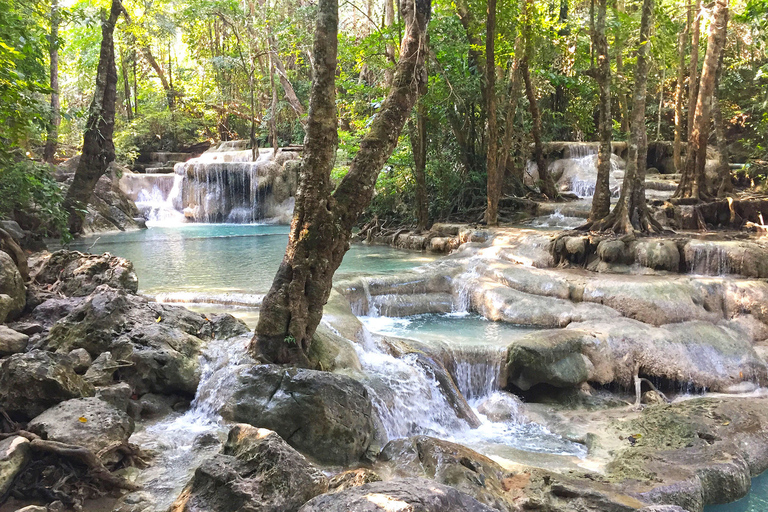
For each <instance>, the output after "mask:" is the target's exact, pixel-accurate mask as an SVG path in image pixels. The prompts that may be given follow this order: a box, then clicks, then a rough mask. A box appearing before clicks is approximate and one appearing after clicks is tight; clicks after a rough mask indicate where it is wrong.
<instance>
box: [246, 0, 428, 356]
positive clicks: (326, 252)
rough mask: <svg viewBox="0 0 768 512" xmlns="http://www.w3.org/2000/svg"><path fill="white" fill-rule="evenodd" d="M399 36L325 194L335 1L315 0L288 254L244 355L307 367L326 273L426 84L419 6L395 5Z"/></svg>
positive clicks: (332, 112) (424, 8)
mask: <svg viewBox="0 0 768 512" xmlns="http://www.w3.org/2000/svg"><path fill="white" fill-rule="evenodd" d="M400 9H401V15H402V18H403V19H404V20H405V34H404V37H403V40H402V45H401V48H400V58H399V61H398V64H397V68H396V71H395V76H394V79H393V84H392V88H391V89H390V92H389V94H388V96H387V98H386V99H385V100H384V103H383V105H382V106H381V110H380V111H379V113H378V115H377V116H376V117H375V119H374V121H373V123H372V124H371V128H370V131H369V132H368V133H367V134H366V135H365V137H364V138H363V140H362V141H361V143H360V150H359V151H358V153H357V155H355V158H354V160H353V161H352V164H351V165H350V168H349V172H348V173H347V175H346V176H345V177H344V179H343V180H342V181H341V183H340V184H339V186H338V188H337V189H336V191H335V192H334V193H333V194H331V191H330V187H331V181H330V172H331V169H332V168H333V163H334V156H335V152H336V147H337V144H338V134H337V131H336V130H337V126H336V125H337V120H336V119H337V117H336V105H335V97H336V95H335V72H336V52H337V43H338V41H337V29H338V2H337V0H319V3H318V15H317V25H316V29H315V40H314V50H313V51H314V54H315V58H314V75H313V76H314V82H313V85H312V92H311V96H310V111H309V120H308V126H307V138H306V142H305V144H304V159H303V161H302V166H301V170H300V174H299V190H298V193H297V197H296V207H295V211H294V216H293V221H292V223H291V231H290V235H289V241H288V248H287V249H286V253H285V257H284V258H283V261H282V263H281V264H280V268H279V269H278V271H277V275H276V276H275V279H274V281H273V283H272V287H271V288H270V290H269V292H268V293H267V295H266V296H265V297H264V301H263V303H262V307H261V315H260V317H259V323H258V326H257V328H256V334H255V336H254V338H253V340H252V341H251V345H250V349H251V351H252V353H253V354H254V355H255V356H256V357H257V358H259V359H260V360H262V361H267V362H275V363H284V364H286V363H287V364H298V365H303V366H309V365H310V361H309V358H308V356H307V353H308V351H309V348H310V345H311V343H312V336H313V335H314V332H315V330H316V329H317V326H318V324H319V323H320V319H321V317H322V314H323V305H324V304H325V303H326V301H327V300H328V296H329V295H330V293H331V286H332V279H333V274H334V272H335V271H336V269H337V268H338V267H339V265H340V264H341V261H342V258H343V257H344V254H345V253H346V251H347V250H348V249H349V238H350V236H351V230H352V227H353V226H354V225H355V224H356V223H357V220H358V218H359V216H360V213H362V211H363V209H364V208H365V207H366V206H367V205H368V204H369V203H370V201H371V198H372V197H373V192H374V186H375V183H376V178H377V177H378V175H379V172H380V171H381V169H382V167H383V166H384V163H385V162H386V160H387V158H389V156H390V155H391V154H392V151H393V150H394V148H395V146H396V144H397V140H398V137H399V136H400V132H401V130H402V128H403V125H404V124H405V121H406V119H407V117H408V115H409V114H410V111H411V109H412V108H413V105H414V103H415V102H416V99H417V97H418V94H419V91H420V90H421V89H422V88H423V87H424V86H425V85H426V79H427V77H426V73H425V71H424V58H425V57H426V54H427V52H426V29H427V23H428V22H429V17H430V14H431V3H430V2H429V1H428V0H427V1H424V0H402V1H401V3H400Z"/></svg>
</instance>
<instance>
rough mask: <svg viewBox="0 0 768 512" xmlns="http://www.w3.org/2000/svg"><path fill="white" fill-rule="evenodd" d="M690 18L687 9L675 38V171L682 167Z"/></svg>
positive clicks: (689, 12)
mask: <svg viewBox="0 0 768 512" xmlns="http://www.w3.org/2000/svg"><path fill="white" fill-rule="evenodd" d="M691 18H692V14H691V11H690V10H688V20H687V21H686V23H685V30H683V31H682V32H680V35H679V36H678V38H677V52H678V57H679V61H678V63H677V85H676V86H675V144H674V149H673V160H674V162H675V170H676V171H677V172H680V171H681V170H682V168H683V157H682V155H683V85H684V83H685V43H686V41H687V40H688V34H689V33H690V32H691Z"/></svg>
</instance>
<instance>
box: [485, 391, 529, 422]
mask: <svg viewBox="0 0 768 512" xmlns="http://www.w3.org/2000/svg"><path fill="white" fill-rule="evenodd" d="M524 409H525V405H524V404H523V401H522V400H520V399H519V398H518V397H516V396H515V395H513V394H512V393H506V392H503V391H500V392H497V393H494V394H492V395H491V396H489V397H488V398H486V399H485V400H483V401H482V402H481V403H480V405H478V406H477V411H478V412H479V413H480V414H482V415H484V416H485V417H486V418H488V419H489V420H490V421H495V422H505V423H509V422H511V423H525V422H526V421H527V418H526V417H525V412H524Z"/></svg>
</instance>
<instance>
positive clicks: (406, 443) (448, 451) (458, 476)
mask: <svg viewBox="0 0 768 512" xmlns="http://www.w3.org/2000/svg"><path fill="white" fill-rule="evenodd" d="M379 462H380V463H381V464H383V465H384V467H386V469H387V471H388V472H390V473H391V474H393V475H396V476H399V477H415V478H428V479H430V480H434V481H436V482H438V483H440V484H443V485H448V486H450V487H453V488H455V489H457V490H459V491H461V492H463V493H466V494H468V495H470V496H472V497H473V498H475V499H476V500H477V501H479V502H481V503H483V504H485V505H488V506H490V507H492V508H493V509H494V510H500V511H513V510H516V507H515V505H514V504H513V503H512V502H510V501H508V500H507V495H506V492H505V489H504V486H503V484H502V481H503V479H504V478H505V477H506V476H507V474H508V472H507V471H505V470H504V469H503V468H502V467H501V466H499V465H498V464H497V463H495V462H493V461H492V460H491V459H489V458H488V457H486V456H484V455H481V454H479V453H477V452H475V451H473V450H470V449H469V448H467V447H465V446H462V445H459V444H455V443H451V442H448V441H443V440H440V439H435V438H433V437H428V436H415V437H409V438H405V439H397V440H395V441H391V442H390V443H389V444H387V446H385V447H384V449H383V450H382V451H381V453H380V454H379Z"/></svg>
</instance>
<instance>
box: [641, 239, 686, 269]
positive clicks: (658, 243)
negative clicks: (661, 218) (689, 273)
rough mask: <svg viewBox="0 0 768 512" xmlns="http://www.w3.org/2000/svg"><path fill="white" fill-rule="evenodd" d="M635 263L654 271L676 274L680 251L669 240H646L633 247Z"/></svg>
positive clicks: (678, 266) (678, 267)
mask: <svg viewBox="0 0 768 512" xmlns="http://www.w3.org/2000/svg"><path fill="white" fill-rule="evenodd" d="M633 250H634V252H635V261H636V262H637V263H639V264H640V265H642V266H644V267H648V268H652V269H654V270H668V271H670V272H677V271H678V270H679V269H680V251H679V250H678V248H677V244H676V243H675V242H673V241H671V240H648V241H642V242H638V243H636V244H635V245H634V247H633Z"/></svg>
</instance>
